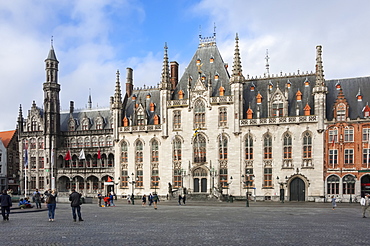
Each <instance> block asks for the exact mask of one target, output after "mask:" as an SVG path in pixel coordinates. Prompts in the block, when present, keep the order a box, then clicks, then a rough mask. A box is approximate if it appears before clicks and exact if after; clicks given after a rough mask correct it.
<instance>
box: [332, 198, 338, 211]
mask: <svg viewBox="0 0 370 246" xmlns="http://www.w3.org/2000/svg"><path fill="white" fill-rule="evenodd" d="M336 201H337V199H336V198H335V197H334V196H332V197H331V205H332V207H333V210H334V209H335V208H336V207H337V202H336Z"/></svg>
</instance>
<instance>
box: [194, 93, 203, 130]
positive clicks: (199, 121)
mask: <svg viewBox="0 0 370 246" xmlns="http://www.w3.org/2000/svg"><path fill="white" fill-rule="evenodd" d="M205 111H206V110H205V106H204V102H203V101H202V100H198V101H196V102H195V104H194V128H195V129H196V128H203V127H205V125H206V113H205Z"/></svg>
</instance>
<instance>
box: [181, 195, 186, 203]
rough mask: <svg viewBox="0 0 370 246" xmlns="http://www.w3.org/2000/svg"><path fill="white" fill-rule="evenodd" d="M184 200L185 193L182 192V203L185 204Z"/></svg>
mask: <svg viewBox="0 0 370 246" xmlns="http://www.w3.org/2000/svg"><path fill="white" fill-rule="evenodd" d="M185 201H186V195H185V194H184V195H183V196H182V203H183V204H184V205H185Z"/></svg>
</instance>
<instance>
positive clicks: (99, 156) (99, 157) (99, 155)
mask: <svg viewBox="0 0 370 246" xmlns="http://www.w3.org/2000/svg"><path fill="white" fill-rule="evenodd" d="M100 159H101V154H100V150H98V160H100Z"/></svg>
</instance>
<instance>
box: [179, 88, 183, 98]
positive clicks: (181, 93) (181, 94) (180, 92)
mask: <svg viewBox="0 0 370 246" xmlns="http://www.w3.org/2000/svg"><path fill="white" fill-rule="evenodd" d="M178 94H179V99H184V92H183V91H182V90H179V93H178Z"/></svg>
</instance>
